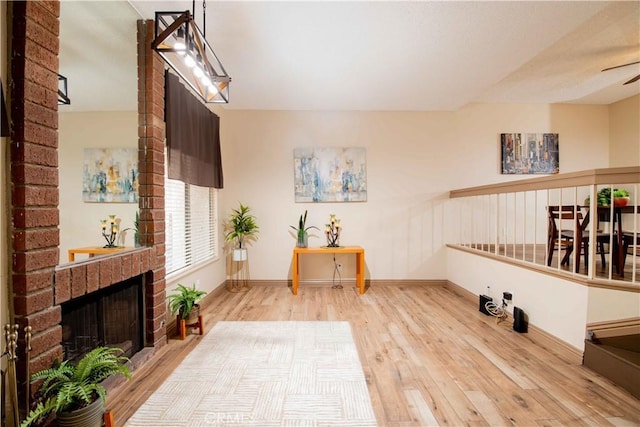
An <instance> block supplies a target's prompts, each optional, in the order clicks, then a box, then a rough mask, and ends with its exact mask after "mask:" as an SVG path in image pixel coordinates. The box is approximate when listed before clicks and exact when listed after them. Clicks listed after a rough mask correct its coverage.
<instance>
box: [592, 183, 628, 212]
mask: <svg viewBox="0 0 640 427" xmlns="http://www.w3.org/2000/svg"><path fill="white" fill-rule="evenodd" d="M611 192H612V190H611V188H610V187H605V188H603V189H601V190H600V191H598V206H611ZM629 200H630V197H629V192H628V191H627V190H625V189H624V188H614V189H613V206H615V207H624V206H627V204H628V203H629Z"/></svg>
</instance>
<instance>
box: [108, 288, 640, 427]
mask: <svg viewBox="0 0 640 427" xmlns="http://www.w3.org/2000/svg"><path fill="white" fill-rule="evenodd" d="M207 299H208V301H211V302H212V303H211V304H210V305H208V307H207V308H206V310H205V312H204V316H205V319H206V321H205V323H206V328H207V330H209V329H211V328H212V327H213V325H214V324H215V323H216V322H217V321H220V320H246V321H251V320H347V321H349V322H350V323H351V327H352V332H353V335H354V339H355V341H356V345H357V347H358V351H359V354H360V359H361V362H362V367H363V370H364V373H365V376H366V379H367V383H368V385H369V393H370V396H371V400H372V403H373V408H374V411H375V414H376V418H377V421H378V424H379V425H380V426H389V427H391V426H428V425H441V426H445V425H449V426H462V425H470V426H483V425H484V426H486V425H491V426H512V425H517V426H560V425H562V426H574V425H576V426H579V425H599V426H600V425H602V426H608V425H615V426H618V425H632V426H633V425H635V426H638V425H640V401H639V400H638V399H636V398H634V397H633V396H632V395H631V394H629V393H628V392H626V391H625V390H623V389H621V388H619V387H617V386H615V385H614V384H612V383H611V382H610V381H609V380H607V379H605V378H603V377H601V376H599V375H598V374H596V373H594V372H592V371H590V370H588V369H586V368H584V367H582V366H580V365H577V364H575V363H574V362H572V360H574V359H575V357H573V358H572V355H570V354H568V353H569V352H567V351H566V349H564V348H562V347H561V346H558V347H557V348H556V347H551V346H550V347H547V348H543V347H542V346H540V345H538V344H536V343H535V342H533V341H532V339H531V337H530V336H529V334H519V333H516V332H514V331H513V330H512V329H511V327H510V325H506V324H496V322H495V320H494V319H493V318H491V317H488V316H485V315H483V314H482V313H480V312H479V311H478V307H477V305H475V304H472V303H471V302H469V301H468V300H466V299H465V298H463V297H462V296H459V295H457V294H456V293H454V292H452V291H451V290H448V289H446V288H443V287H440V286H437V285H414V284H411V285H407V286H403V285H397V284H394V285H374V286H372V287H369V288H368V289H367V291H366V293H365V294H364V295H362V296H360V295H358V294H357V290H356V288H355V286H349V285H346V286H345V287H344V289H331V287H330V286H328V285H327V286H324V285H316V286H309V285H304V284H301V286H300V290H299V293H298V295H297V296H294V295H292V294H291V288H288V287H286V286H284V285H282V286H276V285H262V284H261V285H256V286H253V287H252V288H251V289H250V290H249V291H248V292H246V293H229V292H227V291H226V290H224V289H217V290H216V291H214V293H213V295H210V297H209V298H207ZM558 321H560V322H561V321H562V319H558ZM200 339H201V337H200V336H198V335H195V332H191V334H190V335H189V336H188V337H187V339H186V340H185V341H181V340H179V339H178V338H177V337H172V338H170V340H169V343H168V345H166V346H165V347H164V348H163V349H162V350H160V351H159V352H158V353H157V354H156V355H154V356H153V358H152V359H151V360H150V361H149V362H147V363H146V364H144V365H143V366H142V367H141V368H140V369H139V370H137V371H136V372H135V374H134V378H133V380H131V381H129V382H127V383H125V384H123V385H121V386H119V387H117V388H116V389H114V390H111V391H110V393H109V397H108V401H107V407H108V408H109V409H111V410H112V411H113V413H114V415H115V422H116V426H122V425H124V423H125V422H126V420H127V419H128V418H129V417H130V416H131V415H132V414H133V413H134V412H135V410H136V409H137V408H138V407H139V406H140V405H141V404H142V403H143V402H144V401H145V400H146V399H147V398H148V397H149V395H150V394H151V393H153V391H154V390H155V389H156V388H157V387H158V386H159V385H160V384H161V383H162V381H163V380H164V379H165V378H166V377H167V375H169V373H170V372H171V371H172V370H173V369H174V368H175V367H176V366H177V365H178V364H179V363H180V361H181V360H182V359H183V358H184V357H185V356H186V355H187V354H188V352H189V351H190V350H191V349H193V348H194V346H196V345H197V343H198V342H199V341H200Z"/></svg>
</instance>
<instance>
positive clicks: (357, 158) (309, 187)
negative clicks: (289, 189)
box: [293, 147, 367, 203]
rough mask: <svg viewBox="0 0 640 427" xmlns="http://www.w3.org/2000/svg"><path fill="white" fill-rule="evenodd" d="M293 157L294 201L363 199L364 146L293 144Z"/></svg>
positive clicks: (364, 189)
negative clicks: (297, 146)
mask: <svg viewBox="0 0 640 427" xmlns="http://www.w3.org/2000/svg"><path fill="white" fill-rule="evenodd" d="M293 160H294V186H295V201H296V202H298V203H303V202H365V201H366V200H367V165H366V150H365V149H364V148H361V147H350V148H313V147H304V148H296V149H295V150H294V154H293Z"/></svg>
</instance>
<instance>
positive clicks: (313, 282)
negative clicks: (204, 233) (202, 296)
mask: <svg viewBox="0 0 640 427" xmlns="http://www.w3.org/2000/svg"><path fill="white" fill-rule="evenodd" d="M341 283H342V285H343V286H344V285H348V286H355V285H356V281H355V279H342V282H341ZM228 284H229V280H227V281H226V282H225V283H224V286H225V287H226V286H227V285H228ZM445 284H446V280H437V279H436V280H418V279H410V280H396V279H375V280H371V279H365V281H364V286H365V288H368V287H369V286H373V287H376V286H441V287H444V285H445ZM248 285H249V286H250V287H251V286H288V287H289V288H290V287H291V280H249V281H248ZM332 285H333V282H332V281H331V280H326V279H310V280H300V288H302V287H304V286H332Z"/></svg>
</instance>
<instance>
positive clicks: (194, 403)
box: [126, 321, 376, 427]
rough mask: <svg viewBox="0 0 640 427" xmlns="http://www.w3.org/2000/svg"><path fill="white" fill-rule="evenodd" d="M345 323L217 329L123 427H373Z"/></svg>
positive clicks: (224, 326) (221, 324) (236, 325)
mask: <svg viewBox="0 0 640 427" xmlns="http://www.w3.org/2000/svg"><path fill="white" fill-rule="evenodd" d="M375 425H376V419H375V415H374V413H373V408H372V407H371V399H370V397H369V392H368V390H367V384H366V382H365V378H364V374H363V371H362V366H361V365H360V360H359V358H358V351H357V349H356V346H355V343H354V342H353V337H352V335H351V328H350V326H349V323H348V322H320V321H317V322H316V321H312V322H294V321H282V322H280V321H274V322H218V323H217V324H216V325H215V327H214V328H213V329H211V331H209V332H208V333H207V335H206V336H205V337H204V338H203V339H202V342H200V343H199V344H198V345H197V346H196V348H195V349H194V350H193V351H192V352H191V353H190V354H189V355H188V356H187V357H186V358H185V359H184V361H183V362H182V363H181V364H180V365H179V366H178V367H177V368H176V369H175V371H174V372H173V373H172V374H171V375H170V376H169V377H168V378H167V379H166V380H165V381H164V383H163V384H162V385H161V386H160V387H159V388H158V390H156V391H155V392H154V393H153V394H152V395H151V396H150V397H149V399H148V400H147V401H146V402H145V403H144V404H143V405H142V406H141V407H140V408H139V409H138V410H137V411H136V412H135V414H134V415H133V416H132V417H131V418H130V419H129V420H128V421H127V423H126V426H127V427H138V426H153V427H162V426H172V427H181V426H260V427H268V426H291V427H295V426H303V427H312V426H313V427H315V426H317V427H323V426H340V427H342V426H358V427H366V426H375Z"/></svg>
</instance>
